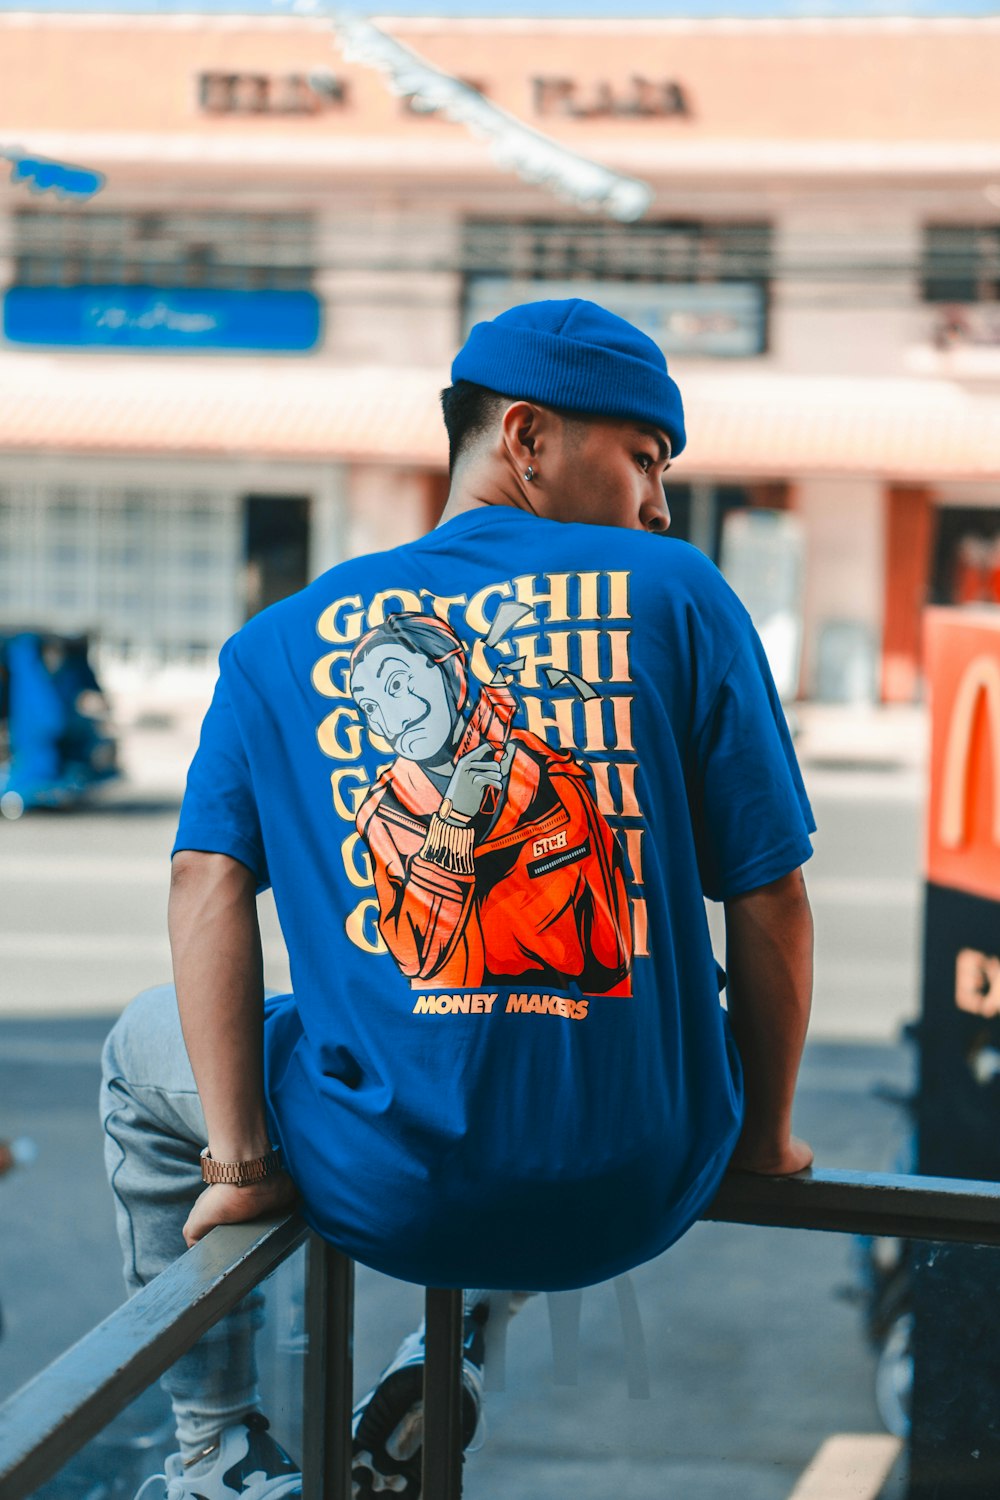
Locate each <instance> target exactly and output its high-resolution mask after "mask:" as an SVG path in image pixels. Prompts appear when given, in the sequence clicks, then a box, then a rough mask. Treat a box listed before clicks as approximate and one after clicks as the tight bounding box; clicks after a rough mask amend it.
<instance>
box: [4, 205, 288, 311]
mask: <svg viewBox="0 0 1000 1500" xmlns="http://www.w3.org/2000/svg"><path fill="white" fill-rule="evenodd" d="M11 225H12V228H11V233H12V237H13V243H12V259H13V261H14V280H15V282H16V284H17V285H19V286H46V287H51V286H59V287H72V286H128V285H134V286H155V287H162V288H170V289H172V288H177V287H209V288H214V289H217V290H230V291H244V290H247V291H257V290H277V291H306V290H309V288H310V287H311V285H312V281H313V271H314V266H315V247H314V228H313V220H312V218H311V216H310V215H308V214H287V213H286V214H225V213H198V214H194V213H187V214H185V213H179V214H166V213H111V212H106V211H104V210H102V209H90V208H81V207H76V206H66V207H57V208H25V209H20V210H18V212H16V213H15V214H14V215H13V216H12V220H11Z"/></svg>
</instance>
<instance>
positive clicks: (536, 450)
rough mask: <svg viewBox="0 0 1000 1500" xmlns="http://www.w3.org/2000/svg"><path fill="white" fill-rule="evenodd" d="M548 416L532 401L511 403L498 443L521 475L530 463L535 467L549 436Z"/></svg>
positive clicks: (501, 425) (549, 422)
mask: <svg viewBox="0 0 1000 1500" xmlns="http://www.w3.org/2000/svg"><path fill="white" fill-rule="evenodd" d="M550 416H551V414H550V413H549V412H547V411H546V410H545V408H544V407H542V406H535V405H534V404H533V403H532V402H531V401H514V402H512V403H511V405H510V406H508V408H507V410H506V411H505V412H504V414H503V418H502V420H501V423H500V441H501V445H502V447H503V450H504V452H505V453H506V454H507V456H508V458H509V459H510V460H511V462H512V463H513V464H515V465H516V467H517V468H518V469H519V470H520V471H521V472H522V473H523V472H524V470H525V469H526V468H527V467H528V465H529V464H534V465H535V466H536V468H537V466H538V461H539V459H540V458H541V456H542V450H543V449H544V447H545V443H546V440H547V438H548V437H549V435H550V428H551V420H550Z"/></svg>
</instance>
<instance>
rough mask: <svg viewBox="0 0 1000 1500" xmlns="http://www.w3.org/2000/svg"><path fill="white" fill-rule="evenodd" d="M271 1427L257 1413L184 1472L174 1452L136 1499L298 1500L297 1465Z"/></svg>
mask: <svg viewBox="0 0 1000 1500" xmlns="http://www.w3.org/2000/svg"><path fill="white" fill-rule="evenodd" d="M267 1428H268V1421H267V1418H266V1417H262V1416H261V1415H260V1413H259V1412H254V1413H253V1414H252V1415H251V1416H249V1417H247V1418H245V1420H244V1421H242V1422H236V1423H234V1424H233V1426H232V1427H225V1428H223V1430H222V1432H221V1433H220V1434H219V1436H218V1438H217V1439H216V1441H215V1442H214V1443H213V1444H212V1447H211V1448H210V1449H208V1450H206V1452H205V1454H204V1456H203V1457H202V1458H200V1459H199V1460H198V1462H197V1463H194V1464H190V1465H189V1466H188V1467H187V1468H185V1466H184V1463H183V1460H182V1459H181V1456H180V1454H179V1453H172V1454H171V1455H170V1457H169V1458H168V1459H167V1461H166V1465H165V1468H166V1472H165V1473H163V1474H153V1475H151V1476H150V1478H149V1479H147V1480H146V1482H145V1484H143V1485H141V1486H140V1488H139V1490H138V1492H137V1494H136V1497H135V1500H235V1497H237V1496H238V1497H239V1500H292V1497H293V1496H294V1497H296V1500H299V1497H301V1495H302V1475H301V1474H300V1472H299V1468H298V1465H297V1464H296V1463H295V1462H294V1461H293V1460H292V1459H291V1458H289V1456H288V1454H287V1453H286V1452H285V1450H284V1448H282V1446H281V1444H280V1443H276V1442H275V1440H274V1438H273V1437H271V1435H270V1433H269V1432H268V1430H267ZM161 1485H162V1486H163V1488H162V1490H161V1489H160V1486H161Z"/></svg>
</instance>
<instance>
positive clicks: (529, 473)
mask: <svg viewBox="0 0 1000 1500" xmlns="http://www.w3.org/2000/svg"><path fill="white" fill-rule="evenodd" d="M524 477H525V479H526V480H527V481H528V483H529V484H530V483H531V481H532V480H533V479H534V477H535V468H534V465H533V464H529V465H528V467H527V468H526V469H525V471H524Z"/></svg>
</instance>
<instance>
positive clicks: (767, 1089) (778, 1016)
mask: <svg viewBox="0 0 1000 1500" xmlns="http://www.w3.org/2000/svg"><path fill="white" fill-rule="evenodd" d="M725 910H726V968H727V971H728V976H729V977H728V985H727V993H728V1004H729V1020H730V1024H731V1026H732V1030H733V1035H734V1037H735V1038H736V1045H737V1047H738V1048H739V1052H740V1057H741V1058H742V1061H743V1075H744V1081H745V1090H746V1111H745V1116H744V1123H743V1132H742V1134H741V1136H740V1139H739V1142H738V1143H737V1146H736V1150H735V1152H734V1153H733V1158H732V1163H731V1165H732V1166H734V1167H738V1168H740V1169H741V1170H742V1171H747V1172H764V1173H768V1174H770V1175H774V1176H780V1175H782V1174H785V1173H788V1172H801V1171H803V1170H804V1169H805V1168H806V1167H808V1166H809V1164H810V1162H811V1161H812V1159H813V1154H812V1151H811V1150H810V1148H809V1147H808V1146H807V1145H806V1143H805V1142H804V1141H798V1140H796V1139H795V1138H794V1137H793V1135H792V1133H791V1124H792V1097H793V1095H794V1093H795V1080H796V1077H797V1076H798V1071H799V1061H800V1059H801V1057H802V1048H803V1045H804V1043H805V1037H806V1026H807V1025H808V1022H809V1008H810V1005H811V1002H812V970H813V923H812V912H811V911H810V909H809V898H808V897H807V895H806V887H805V881H804V880H803V878H802V871H801V870H793V871H792V873H791V874H790V875H785V876H783V877H782V879H780V880H775V881H772V882H771V884H769V885H763V886H760V887H759V888H758V889H757V890H754V891H748V892H747V893H746V894H745V895H742V896H736V897H734V898H733V899H732V900H730V901H727V902H726V904H725Z"/></svg>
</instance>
